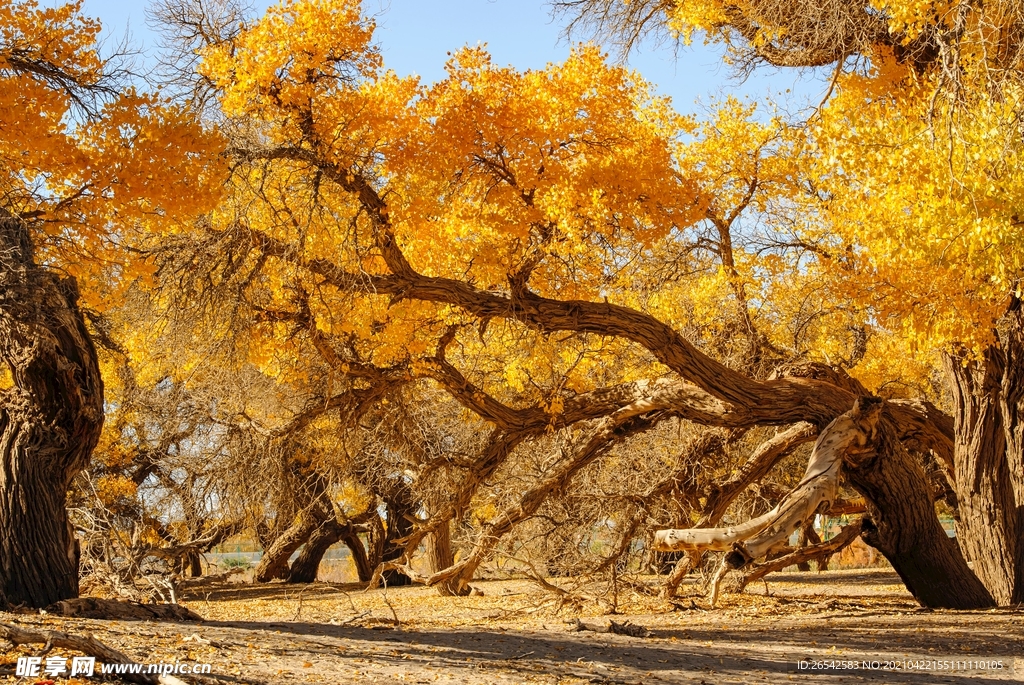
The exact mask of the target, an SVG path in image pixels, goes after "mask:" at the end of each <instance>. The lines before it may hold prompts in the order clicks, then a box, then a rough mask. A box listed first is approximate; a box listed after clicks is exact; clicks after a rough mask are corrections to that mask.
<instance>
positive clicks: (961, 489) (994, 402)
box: [946, 298, 1024, 605]
mask: <svg viewBox="0 0 1024 685" xmlns="http://www.w3.org/2000/svg"><path fill="white" fill-rule="evenodd" d="M997 334H998V338H999V343H998V345H997V346H992V347H989V348H988V349H987V350H985V353H984V355H983V356H982V358H981V359H977V360H973V359H969V358H967V357H966V356H964V357H956V356H947V358H946V370H947V375H948V377H949V379H950V385H951V387H952V390H953V399H954V402H955V407H956V409H955V416H954V418H955V420H956V429H955V430H956V443H955V447H954V453H953V461H954V465H955V470H956V478H955V486H954V487H955V489H956V496H957V502H958V509H959V521H958V522H957V527H956V531H957V539H958V540H959V541H960V545H961V547H962V548H963V550H964V554H965V555H966V556H967V559H968V560H970V561H971V563H972V566H973V567H974V571H975V573H977V574H978V577H980V578H981V580H982V582H983V583H984V584H985V587H987V588H988V590H989V592H991V593H992V596H993V597H994V598H995V600H996V602H998V603H999V604H1000V605H1011V604H1019V603H1021V602H1024V313H1022V311H1021V302H1020V300H1017V299H1016V298H1015V299H1014V300H1013V302H1012V303H1011V306H1010V308H1009V311H1008V312H1007V313H1006V315H1005V316H1003V318H1002V319H1001V320H1000V322H999V325H998V326H997Z"/></svg>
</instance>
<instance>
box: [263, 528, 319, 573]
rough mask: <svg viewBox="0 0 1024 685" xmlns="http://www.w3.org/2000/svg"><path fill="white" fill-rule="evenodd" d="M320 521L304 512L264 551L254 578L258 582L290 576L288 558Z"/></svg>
mask: <svg viewBox="0 0 1024 685" xmlns="http://www.w3.org/2000/svg"><path fill="white" fill-rule="evenodd" d="M318 523H319V522H318V521H317V520H316V519H315V518H313V517H312V516H310V515H309V514H308V513H304V514H302V515H301V516H300V517H299V520H298V521H296V522H295V523H293V524H292V525H291V527H290V528H288V529H287V530H286V531H285V532H284V533H282V534H281V535H280V536H278V538H277V539H276V540H274V543H273V544H272V545H270V547H269V548H268V549H266V550H264V551H263V556H262V557H260V563H259V564H257V565H256V570H255V571H254V572H253V576H252V579H253V581H255V582H257V583H267V582H269V581H271V580H282V579H285V578H287V577H288V560H289V559H290V558H291V556H292V554H294V553H295V550H297V549H298V548H299V547H301V546H302V545H303V543H305V542H306V540H308V539H309V536H310V535H312V534H313V531H314V530H315V529H316V527H317V525H318Z"/></svg>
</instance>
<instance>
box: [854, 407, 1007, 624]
mask: <svg viewBox="0 0 1024 685" xmlns="http://www.w3.org/2000/svg"><path fill="white" fill-rule="evenodd" d="M874 446H875V449H874V450H873V451H871V452H866V453H863V454H860V455H853V456H852V457H848V458H847V459H846V468H845V472H846V475H847V478H848V479H849V481H850V484H851V485H853V487H854V488H856V489H857V491H858V492H860V493H861V494H862V495H864V498H865V499H866V500H867V502H868V508H867V512H868V513H867V515H866V516H865V517H864V519H863V524H862V526H863V533H862V535H861V537H862V538H863V539H864V541H865V542H867V543H868V544H869V545H871V546H872V547H874V548H875V549H877V550H878V551H879V552H881V553H882V554H883V555H884V556H885V558H886V559H888V560H889V563H890V564H892V567H893V568H894V569H895V570H896V573H898V574H899V576H900V578H902V579H903V583H904V584H905V585H906V586H907V589H908V590H910V592H911V594H913V595H914V597H915V598H916V599H917V601H918V602H920V603H921V605H922V606H926V607H934V608H946V609H981V608H987V607H991V606H992V605H993V603H994V602H993V599H992V596H991V595H990V594H989V592H988V591H987V590H986V589H985V586H984V585H983V584H982V582H981V581H980V580H979V579H978V577H977V576H976V575H975V574H974V572H973V571H972V570H971V568H970V567H969V566H968V565H967V561H966V560H965V559H964V556H963V554H962V553H961V552H960V547H959V546H958V545H957V543H956V541H955V540H952V539H950V537H949V536H948V535H946V531H945V530H943V528H942V524H941V523H939V518H938V516H937V515H936V512H935V503H934V501H933V499H932V495H931V491H930V488H929V487H928V481H927V479H926V477H925V474H924V469H923V468H922V466H921V464H920V463H919V462H918V461H917V460H915V459H914V458H913V457H912V456H911V455H910V453H909V452H907V450H906V448H905V447H903V445H902V444H901V443H900V441H899V440H898V439H897V438H896V435H895V431H894V430H893V428H892V426H891V425H890V424H889V423H888V421H882V423H881V424H880V425H879V427H878V435H877V436H876V438H875V440H874Z"/></svg>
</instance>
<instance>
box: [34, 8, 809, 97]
mask: <svg viewBox="0 0 1024 685" xmlns="http://www.w3.org/2000/svg"><path fill="white" fill-rule="evenodd" d="M55 1H56V0H49V2H50V3H53V2H55ZM363 2H364V4H363V7H364V10H365V11H366V12H367V13H369V14H373V15H375V16H376V18H377V26H378V28H377V34H376V37H377V40H378V41H379V43H380V45H381V48H382V50H383V53H384V59H385V64H386V65H387V66H388V67H389V68H391V69H394V70H395V71H396V72H397V73H399V74H401V75H405V74H412V73H415V74H419V75H420V76H421V77H422V78H423V79H424V81H427V82H432V81H436V80H438V79H440V78H442V77H443V76H444V63H445V61H446V60H447V59H448V56H447V53H448V52H450V51H453V50H456V49H458V48H459V47H461V46H463V45H476V44H477V43H486V44H487V46H488V48H489V50H490V52H491V54H492V56H493V59H494V62H495V63H496V64H502V65H504V64H512V65H514V66H515V67H517V68H520V69H529V68H540V67H543V66H544V65H545V64H547V63H548V62H558V61H561V60H563V59H564V58H565V57H566V55H567V54H568V52H569V49H570V48H571V44H570V43H568V42H567V41H566V40H564V39H563V38H562V36H561V32H562V26H561V24H560V23H557V22H555V21H553V20H552V18H551V16H550V8H549V6H548V4H547V0H363ZM255 4H256V5H257V7H258V8H259V9H260V11H262V8H265V7H266V6H267V5H268V4H270V3H269V2H267V0H256V2H255ZM144 8H145V2H121V1H118V0H85V8H84V11H85V13H86V14H87V15H89V16H93V17H98V18H99V19H100V20H101V21H102V22H103V24H104V26H105V27H106V32H107V33H108V35H110V36H111V37H112V38H113V39H115V40H116V39H118V38H120V37H122V36H123V35H124V33H125V30H126V29H128V30H129V31H130V34H131V37H132V39H133V42H134V44H135V45H136V47H138V48H140V49H142V50H143V51H145V50H147V49H151V48H152V44H153V36H152V34H151V33H150V32H149V30H148V28H147V27H146V22H145V9H144ZM629 64H630V66H631V67H632V68H634V69H636V70H637V71H639V72H640V73H641V74H643V76H644V77H645V78H646V79H647V80H648V81H650V82H652V83H655V84H656V85H657V87H658V91H659V92H661V93H663V94H665V95H669V96H671V97H672V100H673V103H674V104H675V107H676V109H678V110H679V111H681V112H692V111H694V109H695V105H694V103H695V101H696V100H697V99H698V98H700V99H702V100H703V101H704V102H707V101H708V99H709V98H710V97H713V96H720V95H724V94H736V95H739V96H741V97H752V98H756V99H762V98H764V97H765V96H769V95H770V96H772V97H773V98H774V99H775V100H776V101H777V102H783V101H785V102H787V103H788V104H789V107H788V109H789V110H790V111H795V110H796V109H799V108H800V107H802V106H804V105H805V104H807V103H811V104H816V103H817V101H818V100H819V99H820V98H821V95H822V94H823V93H824V92H825V90H826V85H825V82H824V81H823V80H822V79H821V78H820V77H819V76H816V75H814V74H804V75H802V76H801V75H800V74H798V73H797V72H795V71H791V70H788V71H785V72H778V71H775V70H769V69H765V70H762V71H760V72H758V73H755V74H754V75H753V76H752V77H750V78H749V79H747V80H746V82H743V83H740V82H739V81H737V80H736V79H734V78H732V76H731V73H730V71H729V69H728V67H725V66H723V65H722V59H721V53H720V50H719V48H717V47H707V46H704V45H693V46H691V47H684V48H681V49H680V50H679V51H678V52H676V51H674V50H673V47H672V46H671V45H664V46H660V47H658V46H653V45H647V46H642V47H641V50H640V51H639V52H638V53H637V54H634V55H632V56H631V57H630V61H629ZM787 90H789V91H790V92H789V93H786V91H787Z"/></svg>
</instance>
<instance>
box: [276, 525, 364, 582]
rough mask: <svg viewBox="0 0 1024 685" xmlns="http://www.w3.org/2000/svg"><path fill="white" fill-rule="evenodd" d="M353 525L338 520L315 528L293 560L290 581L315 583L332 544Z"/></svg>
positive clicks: (289, 575)
mask: <svg viewBox="0 0 1024 685" xmlns="http://www.w3.org/2000/svg"><path fill="white" fill-rule="evenodd" d="M350 527H351V526H343V525H341V524H340V523H338V522H337V521H328V522H326V523H324V524H323V525H321V526H320V527H319V528H317V529H316V530H314V531H313V532H312V533H311V534H310V536H309V540H307V541H306V544H305V545H304V546H303V548H302V551H301V552H299V556H297V557H296V558H295V561H293V562H292V567H291V570H290V571H289V572H288V582H289V583H315V582H316V576H317V572H318V571H319V570H320V562H321V561H322V560H323V558H324V555H325V554H327V550H328V549H330V547H331V545H333V544H334V543H336V542H337V541H338V540H341V538H342V537H343V536H344V535H345V531H346V530H347V529H348V528H350Z"/></svg>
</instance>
